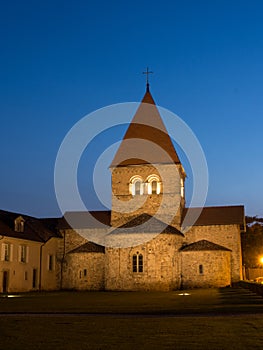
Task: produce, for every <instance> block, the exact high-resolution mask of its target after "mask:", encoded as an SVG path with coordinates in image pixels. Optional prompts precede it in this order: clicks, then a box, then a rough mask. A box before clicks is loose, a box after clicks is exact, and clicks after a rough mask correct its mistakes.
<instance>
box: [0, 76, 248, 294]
mask: <svg viewBox="0 0 263 350" xmlns="http://www.w3.org/2000/svg"><path fill="white" fill-rule="evenodd" d="M109 169H110V171H111V187H112V208H111V210H110V211H93V212H89V215H87V213H85V212H67V213H65V214H64V216H63V217H62V218H56V219H36V218H31V217H27V216H23V215H22V214H14V213H8V212H3V211H2V213H0V214H1V215H0V231H1V232H0V238H1V240H0V245H2V249H1V261H0V272H1V274H2V276H1V280H0V283H1V284H2V285H1V286H0V292H20V291H28V290H60V289H64V290H65V289H67V290H108V291H140V290H141V291H155V290H156V291H169V290H177V289H187V288H208V287H225V286H230V285H231V284H232V283H234V282H238V281H240V280H241V279H242V255H241V232H242V230H244V229H245V216H244V207H243V206H241V205H240V206H220V207H204V208H187V207H186V201H185V178H186V173H185V170H184V167H183V165H182V164H181V161H180V159H179V157H178V154H177V152H176V150H175V147H174V145H173V143H172V140H171V138H170V136H169V135H168V132H167V130H166V127H165V125H164V122H163V120H162V117H161V115H160V113H159V110H158V108H157V107H156V104H155V102H154V99H153V97H152V94H151V92H150V89H149V84H148V82H147V85H146V92H145V95H144V97H143V99H142V101H141V104H140V105H139V107H138V109H137V111H136V113H135V115H134V117H133V119H132V121H131V123H130V124H129V126H128V128H127V131H126V133H125V135H124V137H123V140H122V142H121V144H120V146H119V148H118V150H117V152H116V154H115V155H114V157H113V160H112V162H111V164H109ZM191 216H196V220H195V221H194V222H190V221H191V220H190V221H189V223H188V221H187V220H188V218H191ZM7 217H8V218H9V219H8V220H7ZM1 222H2V223H3V224H2V226H1ZM17 222H20V229H19V230H16V229H15V224H16V223H17ZM21 222H22V226H21ZM7 226H8V229H7ZM33 231H34V232H35V233H33ZM42 231H43V232H42ZM87 237H88V238H87ZM92 237H94V240H93V239H92ZM100 237H101V239H100ZM11 241H12V242H11ZM20 242H22V244H21V243H20ZM8 244H9V246H8ZM16 245H17V249H19V251H18V253H17V255H16V256H17V257H15V254H14V253H13V251H14V247H15V246H16ZM33 246H34V249H33V248H32V247H33ZM10 247H12V256H13V258H11V253H8V252H9V251H10V249H11V248H10ZM26 247H28V248H26ZM8 249H9V250H8ZM31 253H33V254H34V256H33V257H31V255H30V254H31ZM22 258H23V259H22ZM19 259H20V260H19ZM41 259H44V260H43V261H42V260H41ZM34 264H35V265H34ZM21 269H22V270H23V271H22V270H21ZM20 270H21V271H22V272H21V271H20ZM19 271H20V272H19ZM17 276H20V284H19V283H18V282H16V280H17V278H18V277H17ZM21 276H22V279H21ZM23 283H24V284H23ZM22 285H23V286H22Z"/></svg>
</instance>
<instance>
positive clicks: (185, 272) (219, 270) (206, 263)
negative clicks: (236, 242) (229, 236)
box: [181, 250, 231, 289]
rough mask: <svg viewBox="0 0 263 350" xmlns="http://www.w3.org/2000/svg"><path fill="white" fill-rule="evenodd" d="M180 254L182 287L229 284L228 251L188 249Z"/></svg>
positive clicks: (223, 285)
mask: <svg viewBox="0 0 263 350" xmlns="http://www.w3.org/2000/svg"><path fill="white" fill-rule="evenodd" d="M181 254H182V288H183V289H187V288H208V287H216V288H218V287H225V286H229V285H230V284H231V273H230V271H231V266H230V264H231V263H230V259H231V257H230V255H231V252H229V251H220V250H213V251H188V252H181Z"/></svg>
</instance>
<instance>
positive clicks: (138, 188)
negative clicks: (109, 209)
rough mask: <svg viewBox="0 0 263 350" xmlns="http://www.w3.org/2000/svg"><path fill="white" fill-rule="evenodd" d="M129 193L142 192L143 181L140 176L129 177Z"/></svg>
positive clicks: (139, 193)
mask: <svg viewBox="0 0 263 350" xmlns="http://www.w3.org/2000/svg"><path fill="white" fill-rule="evenodd" d="M130 193H131V194H132V195H133V196H137V195H142V194H143V181H142V178H141V177H140V176H134V177H132V178H131V179H130Z"/></svg>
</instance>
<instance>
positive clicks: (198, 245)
mask: <svg viewBox="0 0 263 350" xmlns="http://www.w3.org/2000/svg"><path fill="white" fill-rule="evenodd" d="M202 250H223V251H231V249H228V248H226V247H223V246H222V245H219V244H215V243H212V242H209V241H206V240H205V239H203V240H201V241H198V242H194V243H192V244H189V245H187V246H184V247H182V248H181V251H184V252H190V251H202Z"/></svg>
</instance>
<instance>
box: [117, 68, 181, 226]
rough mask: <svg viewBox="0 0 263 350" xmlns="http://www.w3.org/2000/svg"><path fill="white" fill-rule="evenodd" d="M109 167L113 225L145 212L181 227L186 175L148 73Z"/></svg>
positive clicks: (119, 224)
mask: <svg viewBox="0 0 263 350" xmlns="http://www.w3.org/2000/svg"><path fill="white" fill-rule="evenodd" d="M145 73H148V74H149V73H150V72H149V71H148V69H147V72H145ZM110 169H111V183H112V212H111V225H112V226H115V227H117V226H121V225H123V224H125V223H126V222H128V221H130V220H132V219H134V218H135V217H139V216H140V215H142V214H148V215H150V216H155V217H157V218H158V219H159V220H161V221H163V222H165V223H167V224H170V225H173V226H175V227H177V228H178V227H180V224H181V217H182V211H183V208H184V206H185V194H184V181H185V177H186V174H185V171H184V168H183V166H182V164H181V162H180V160H179V157H178V155H177V153H176V151H175V148H174V146H173V143H172V141H171V138H170V136H169V135H168V132H167V130H166V127H165V125H164V123H163V121H162V118H161V116H160V114H159V111H158V109H157V107H156V104H155V102H154V100H153V97H152V95H151V93H150V88H149V82H148V75H147V84H146V92H145V95H144V97H143V99H142V101H141V103H140V105H139V107H138V109H137V111H136V113H135V115H134V117H133V119H132V121H131V123H130V125H129V127H128V129H127V131H126V133H125V135H124V138H123V140H122V142H121V144H120V147H119V149H118V150H117V152H116V154H115V156H114V159H113V161H112V163H111V165H110Z"/></svg>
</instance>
